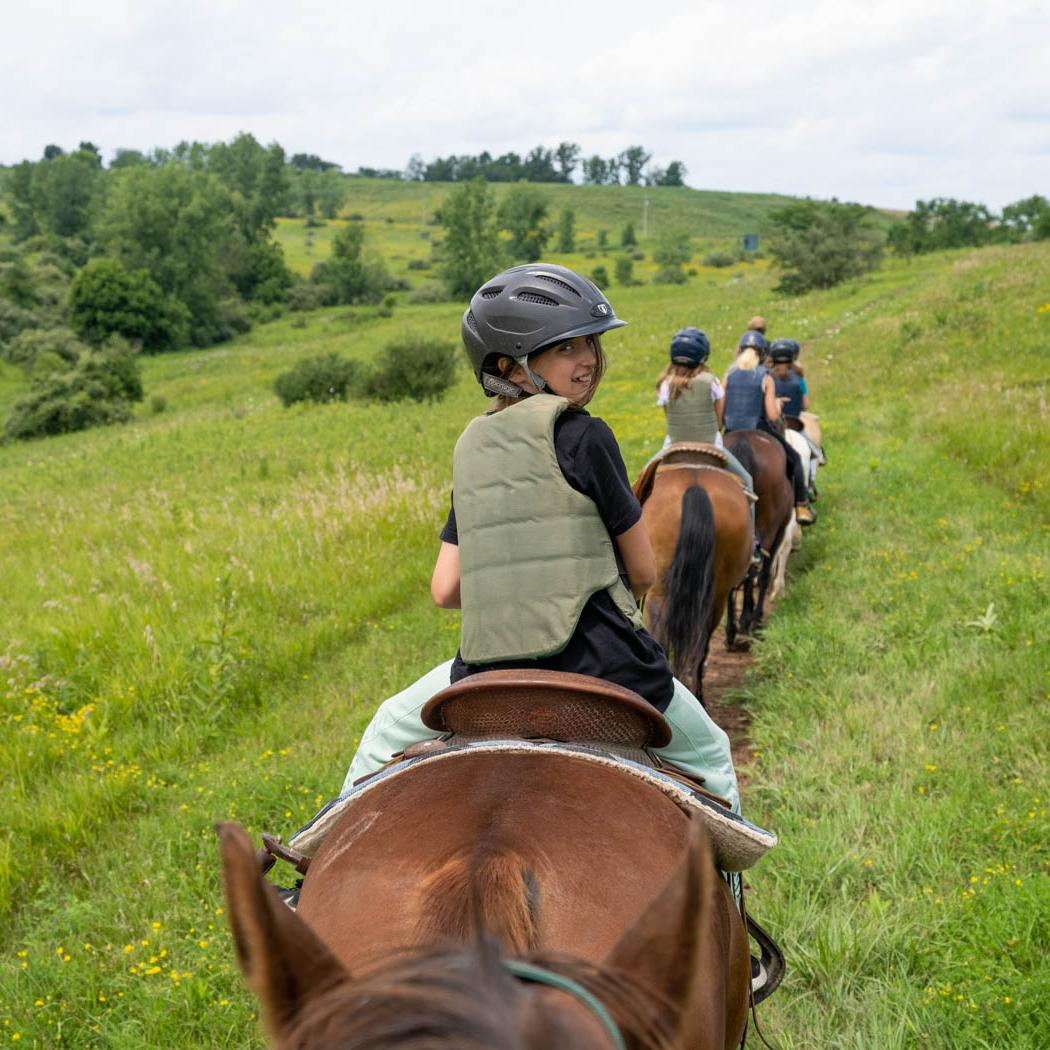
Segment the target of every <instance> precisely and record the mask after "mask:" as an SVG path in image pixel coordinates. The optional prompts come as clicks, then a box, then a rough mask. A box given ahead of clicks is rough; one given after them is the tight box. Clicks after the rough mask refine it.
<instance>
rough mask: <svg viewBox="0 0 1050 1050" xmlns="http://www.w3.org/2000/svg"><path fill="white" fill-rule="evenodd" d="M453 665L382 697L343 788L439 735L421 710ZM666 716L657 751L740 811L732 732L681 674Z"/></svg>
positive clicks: (445, 681)
mask: <svg viewBox="0 0 1050 1050" xmlns="http://www.w3.org/2000/svg"><path fill="white" fill-rule="evenodd" d="M451 667H452V661H451V660H449V661H447V662H446V663H443V664H439V665H438V666H437V667H435V668H434V669H433V670H432V671H428V672H427V673H426V674H425V675H423V677H422V678H420V679H419V680H418V681H416V682H413V683H412V685H410V686H409V687H408V688H407V689H405V690H403V691H402V692H400V693H398V694H397V695H396V696H392V697H390V699H389V700H384V701H383V703H382V704H381V705H380V707H379V710H378V711H376V713H375V715H374V716H373V718H372V721H371V722H369V724H368V728H367V729H366V730H365V731H364V734H363V735H362V737H361V743H360V745H359V746H358V749H357V754H355V755H354V758H353V761H352V762H351V763H350V769H349V770H348V771H347V774H346V780H345V781H344V782H343V789H342V791H341V792H340V794H345V793H346V792H348V791H349V790H350V788H351V787H352V786H353V783H354V781H355V780H360V778H361V777H363V776H367V775H368V774H369V773H374V772H375V771H376V770H377V769H379V768H380V767H381V766H383V765H385V764H386V763H387V762H389V761H390V759H391V758H392V757H393V756H394V755H395V754H397V752H399V751H403V750H404V749H405V748H406V747H407V746H408V745H409V744H412V743H415V742H416V741H417V740H432V739H435V738H436V737H439V736H440V735H441V734H440V733H437V732H435V731H434V730H433V729H427V727H426V726H425V725H423V722H422V720H421V719H420V717H419V714H420V711H422V709H423V705H424V704H425V703H426V702H427V701H428V700H429V699H430V698H431V697H432V696H434V694H435V693H438V692H440V691H441V690H442V689H445V688H447V687H448V685H449V674H450V669H451ZM664 718H666V719H667V721H668V722H669V723H670V726H671V730H672V736H671V742H670V743H669V744H668V745H667V747H661V748H656V749H655V752H656V754H658V755H659V756H660V757H661V758H664V759H666V760H667V761H668V762H673V763H674V764H675V765H676V766H680V767H681V768H683V769H686V770H688V771H689V772H691V773H698V774H700V775H701V776H702V777H703V778H704V781H705V784H704V786H705V787H706V788H707V789H708V791H711V792H713V793H714V794H716V795H721V796H722V798H725V799H728V800H729V801H730V803H731V804H732V806H733V810H734V812H736V813H739V812H740V792H739V791H738V790H737V784H736V771H735V770H734V769H733V757H732V754H731V753H730V750H729V737H728V736H726V734H725V732H724V731H723V730H722V729H720V728H719V727H718V726H717V725H715V723H714V722H713V721H712V720H711V717H710V715H708V713H707V712H706V711H705V710H704V709H703V707H701V706H700V701H699V700H697V699H696V697H695V696H693V694H692V693H691V692H689V690H688V689H686V687H685V686H684V685H682V683H681V682H679V681H678V679H677V678H676V679H675V680H674V696H673V697H672V699H671V703H670V705H669V706H668V708H667V710H666V711H665V712H664Z"/></svg>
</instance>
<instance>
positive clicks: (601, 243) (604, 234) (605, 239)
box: [598, 230, 609, 252]
mask: <svg viewBox="0 0 1050 1050" xmlns="http://www.w3.org/2000/svg"><path fill="white" fill-rule="evenodd" d="M608 247H609V231H608V230H599V231H598V251H600V252H604V251H605V250H606V249H607V248H608Z"/></svg>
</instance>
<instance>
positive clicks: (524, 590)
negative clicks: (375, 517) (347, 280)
mask: <svg viewBox="0 0 1050 1050" xmlns="http://www.w3.org/2000/svg"><path fill="white" fill-rule="evenodd" d="M625 323H626V322H625V321H621V320H619V319H618V318H617V317H616V315H615V313H614V312H613V309H612V306H611V305H610V304H609V302H608V300H607V299H606V298H605V296H604V295H603V294H602V293H601V292H600V291H599V290H598V288H597V287H596V286H595V285H594V284H592V283H591V282H590V281H589V280H587V279H586V278H584V277H581V276H580V275H579V274H577V273H575V272H573V271H572V270H568V269H566V268H564V267H561V266H553V265H543V264H540V263H536V264H530V265H526V266H516V267H513V268H511V269H510V270H507V271H505V272H503V273H501V274H498V275H497V276H495V277H493V278H492V279H491V280H489V281H486V282H485V284H484V285H482V287H481V288H480V289H479V290H478V291H477V293H476V294H475V295H474V297H473V298H472V299H471V302H470V306H469V308H468V309H467V311H466V313H465V314H464V317H463V324H462V336H463V342H464V344H465V346H466V350H467V354H468V356H469V358H470V361H471V364H472V366H473V369H474V375H475V377H476V378H477V380H478V382H479V383H480V385H481V386H482V388H483V389H484V391H485V393H486V394H487V395H488V396H490V397H492V398H494V401H493V404H492V407H491V409H490V410H489V411H488V412H487V413H485V414H484V415H482V416H478V417H477V418H475V419H474V420H473V421H472V422H471V423H470V424H468V426H467V428H466V430H465V431H464V432H463V434H462V436H461V437H460V439H459V441H458V442H457V444H456V449H455V452H454V454H453V467H452V476H453V501H452V507H451V509H450V511H449V515H448V519H447V521H446V523H445V527H444V528H443V529H442V531H441V535H440V539H441V547H440V550H439V552H438V556H437V562H436V564H435V566H434V573H433V578H432V580H431V594H432V596H433V598H434V600H435V602H437V604H438V605H439V606H441V607H442V608H459V609H461V610H462V627H461V635H460V649H459V652H458V653H457V654H456V656H455V659H453V660H451V661H449V662H447V663H445V664H442V665H440V666H439V667H436V668H435V669H434V670H432V671H430V672H429V673H428V674H427V675H425V676H424V677H423V678H421V679H420V680H419V681H417V682H416V683H414V684H413V685H412V686H410V687H409V688H408V689H406V690H405V691H404V692H402V693H399V694H398V695H397V696H394V697H392V698H391V699H389V700H387V701H386V702H385V703H383V704H382V705H381V706H380V708H379V710H378V711H377V712H376V715H375V717H374V718H373V719H372V722H371V724H370V725H369V726H368V728H367V729H366V730H365V732H364V734H363V735H362V738H361V744H360V747H359V749H358V752H357V754H356V755H355V757H354V759H353V762H352V763H351V766H350V769H349V772H348V773H347V777H346V782H345V784H344V787H343V790H344V792H346V791H347V790H349V788H350V787H351V786H352V785H353V783H354V782H355V781H356V780H358V779H359V778H361V777H363V776H365V775H366V774H368V773H372V772H374V771H376V770H377V769H379V768H380V767H381V766H382V765H384V764H385V763H386V762H387V761H389V760H390V758H391V757H392V756H393V755H394V754H396V753H397V752H400V751H402V750H403V749H404V748H405V746H407V745H408V744H410V743H413V742H415V741H419V740H425V739H428V738H432V737H434V736H436V735H437V734H436V733H435V732H433V731H432V730H430V729H427V728H426V727H425V726H424V725H423V723H422V721H421V719H420V711H421V709H422V707H423V705H424V704H425V703H426V701H427V700H429V699H430V697H431V696H433V695H434V694H435V693H437V692H438V691H439V690H440V689H443V688H445V687H446V686H448V685H449V683H450V682H456V681H459V680H460V679H462V678H465V677H467V676H469V675H472V674H476V673H478V672H480V671H486V670H494V669H497V668H543V669H548V670H557V671H570V672H576V673H579V674H587V675H592V676H594V677H596V678H602V679H606V680H608V681H611V682H615V683H617V684H619V685H623V686H626V687H627V688H629V689H633V690H634V691H635V692H637V693H639V694H640V695H641V696H643V697H644V698H645V699H646V700H648V701H649V702H650V703H651V704H652V705H653V706H654V707H656V708H657V709H658V710H659V711H662V712H663V714H664V717H665V718H666V719H667V720H668V722H669V723H670V725H671V728H672V730H673V737H672V740H671V742H670V744H669V745H668V746H667V747H665V748H661V749H659V750H658V752H657V753H658V754H659V755H660V756H661V757H663V758H665V759H666V760H668V761H669V762H671V763H673V764H675V765H678V766H681V767H684V768H686V769H688V770H690V771H691V772H694V773H699V774H701V775H702V776H703V777H704V778H705V779H706V786H707V787H708V789H709V790H710V791H712V792H714V793H715V794H717V795H721V796H722V797H723V798H726V799H728V800H729V802H730V803H731V805H732V807H733V809H734V810H737V811H739V804H740V803H739V794H738V791H737V784H736V774H735V772H734V769H733V761H732V757H731V754H730V750H729V740H728V737H727V736H726V734H725V733H724V732H723V731H722V730H721V729H720V728H719V727H718V726H717V725H715V723H714V722H713V721H712V720H711V719H710V717H709V716H708V715H707V713H706V712H705V711H704V709H703V707H702V706H701V705H700V703H699V701H698V700H697V699H696V698H695V697H694V696H693V695H692V693H690V692H689V691H688V690H687V689H686V688H685V687H684V686H683V685H682V684H681V683H680V682H678V681H677V680H676V679H674V678H673V677H672V675H671V671H670V668H669V667H668V665H667V660H666V658H665V656H664V653H663V650H662V649H661V648H660V646H659V645H658V644H657V642H656V641H655V640H654V639H653V638H652V636H651V635H649V634H648V632H647V631H645V629H644V628H643V627H642V620H641V615H640V613H639V610H638V606H637V603H636V599H637V598H640V597H641V596H642V595H643V594H644V593H645V591H646V590H647V589H648V588H649V586H650V585H651V583H652V582H653V579H654V576H655V562H654V559H653V554H652V549H651V547H650V545H649V538H648V535H647V534H646V532H645V526H644V525H643V524H642V521H641V507H640V506H639V504H638V501H637V499H635V496H634V493H633V492H632V491H631V486H630V483H629V482H628V478H627V469H626V467H625V466H624V462H623V459H622V457H621V455H620V450H619V447H618V445H617V443H616V438H615V437H614V436H613V433H612V431H611V430H610V429H609V427H608V426H607V425H606V424H605V423H604V422H602V420H600V419H598V418H597V417H595V416H591V415H589V414H588V413H587V411H586V410H585V406H586V405H587V404H588V403H589V402H590V400H591V398H592V397H593V396H594V393H595V390H596V389H597V387H598V384H599V382H600V381H601V378H602V375H603V373H604V371H605V355H604V352H603V350H602V346H601V342H600V337H601V335H602V334H603V333H605V332H609V331H612V330H613V329H615V328H620V327H622V326H623V325H624V324H625Z"/></svg>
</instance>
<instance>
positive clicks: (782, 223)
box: [770, 200, 883, 295]
mask: <svg viewBox="0 0 1050 1050" xmlns="http://www.w3.org/2000/svg"><path fill="white" fill-rule="evenodd" d="M770 220H771V222H772V227H773V234H772V237H771V241H770V254H771V255H772V256H773V258H774V260H775V261H776V264H777V266H778V267H780V269H781V270H782V271H783V274H782V276H781V278H780V282H779V284H778V285H777V287H776V291H779V292H784V293H786V294H788V295H797V294H800V293H802V292H807V291H809V290H811V289H813V288H831V287H833V286H834V285H836V284H839V283H841V282H842V281H846V280H849V279H850V278H852V277H858V276H860V275H861V274H864V273H867V272H868V271H869V270H873V269H875V267H877V266H878V265H879V262H880V261H881V259H882V251H883V241H882V237H881V236H880V234H879V232H878V231H877V230H876V228H875V226H874V224H873V222H872V209H870V208H865V207H862V206H861V205H859V204H842V203H840V202H839V201H830V202H818V201H808V200H807V201H798V202H796V203H793V204H789V205H786V206H785V207H783V208H779V209H777V210H776V211H774V212H772V213H771V215H770Z"/></svg>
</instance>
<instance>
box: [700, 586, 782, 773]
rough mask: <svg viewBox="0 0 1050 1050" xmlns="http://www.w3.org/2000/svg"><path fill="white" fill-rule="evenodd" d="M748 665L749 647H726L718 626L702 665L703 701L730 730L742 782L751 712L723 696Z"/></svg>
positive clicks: (739, 682) (740, 680)
mask: <svg viewBox="0 0 1050 1050" xmlns="http://www.w3.org/2000/svg"><path fill="white" fill-rule="evenodd" d="M772 615H773V603H772V602H771V601H770V600H769V599H767V600H766V615H765V619H767V620H768V619H769V617H770V616H772ZM750 666H751V651H750V648H747V649H741V650H737V651H734V652H729V651H727V650H726V644H725V632H724V631H723V629H722V628H719V629H718V630H717V631H716V632H715V635H714V637H713V638H712V639H711V648H710V650H709V651H708V655H707V666H706V667H705V669H704V703H705V704H706V706H707V713H708V714H709V715H710V716H711V717H712V718H713V719H714V720H715V721H716V722H717V723H718V724H719V725H720V726H721V727H722V728H723V729H724V730H725V731H726V732H727V733H728V734H729V740H730V743H731V744H732V747H733V765H734V766H736V770H737V776H738V778H739V780H740V781H741V784H743V783H746V782H747V767H748V766H749V765H750V764H751V759H752V753H751V736H750V733H749V730H750V728H751V716H750V715H749V714H748V712H747V709H746V708H743V707H741V706H740V705H739V704H734V703H732V702H731V701H729V700H727V699H726V694H727V693H729V692H730V691H732V690H733V689H735V688H737V687H738V686H740V685H742V684H743V682H744V676H745V675H746V674H747V669H748V667H750Z"/></svg>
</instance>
